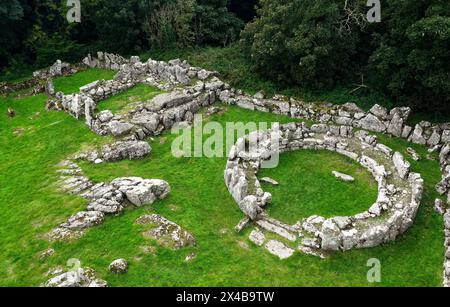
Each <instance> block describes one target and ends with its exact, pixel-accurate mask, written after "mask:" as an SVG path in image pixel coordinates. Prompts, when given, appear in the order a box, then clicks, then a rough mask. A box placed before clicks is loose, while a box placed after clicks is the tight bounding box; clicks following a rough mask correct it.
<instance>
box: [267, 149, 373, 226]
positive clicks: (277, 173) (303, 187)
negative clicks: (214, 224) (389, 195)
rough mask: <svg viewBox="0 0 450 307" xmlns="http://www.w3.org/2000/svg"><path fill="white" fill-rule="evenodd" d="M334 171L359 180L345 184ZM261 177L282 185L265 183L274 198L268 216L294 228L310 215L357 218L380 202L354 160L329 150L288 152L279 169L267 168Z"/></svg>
mask: <svg viewBox="0 0 450 307" xmlns="http://www.w3.org/2000/svg"><path fill="white" fill-rule="evenodd" d="M299 161H301V163H298V162H299ZM324 161H326V163H324ZM332 171H339V172H342V173H345V174H348V175H351V176H353V177H354V178H355V179H356V180H355V182H353V183H346V182H342V181H340V180H338V179H337V178H336V177H334V176H333V175H332V174H331V172H332ZM259 177H260V178H261V177H270V178H273V179H275V180H277V181H278V182H279V183H280V185H279V186H276V187H274V186H271V185H269V184H263V188H264V190H265V191H268V192H270V193H271V194H272V195H273V202H272V205H271V206H270V208H269V214H270V215H271V216H273V217H274V218H277V219H280V220H282V221H285V222H287V223H289V224H291V225H292V224H295V223H296V222H298V221H300V220H301V219H303V218H307V217H309V216H311V215H321V216H324V217H333V216H342V215H354V214H357V213H360V212H363V211H366V210H367V209H368V208H370V206H372V204H373V203H374V202H375V201H376V199H377V190H378V189H377V183H376V182H375V180H374V179H373V177H372V176H371V175H370V174H369V172H367V171H366V170H365V169H364V168H362V167H361V166H360V165H358V164H356V163H354V161H352V160H351V159H349V158H346V157H344V156H341V155H338V154H335V153H332V152H329V151H314V150H301V151H295V152H289V153H286V154H284V155H281V157H280V164H279V166H278V167H277V168H273V169H264V170H263V171H262V172H260V174H259Z"/></svg>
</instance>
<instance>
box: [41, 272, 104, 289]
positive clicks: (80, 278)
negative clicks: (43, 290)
mask: <svg viewBox="0 0 450 307" xmlns="http://www.w3.org/2000/svg"><path fill="white" fill-rule="evenodd" d="M107 285H108V284H107V283H106V281H104V280H101V279H99V278H97V277H96V276H95V271H94V270H92V269H89V268H87V269H83V268H79V269H76V270H74V271H69V272H66V273H63V274H61V275H58V276H56V277H53V278H51V279H49V280H48V281H47V282H46V283H44V284H43V286H44V287H50V288H85V287H86V288H88V287H89V288H96V287H100V288H104V287H107Z"/></svg>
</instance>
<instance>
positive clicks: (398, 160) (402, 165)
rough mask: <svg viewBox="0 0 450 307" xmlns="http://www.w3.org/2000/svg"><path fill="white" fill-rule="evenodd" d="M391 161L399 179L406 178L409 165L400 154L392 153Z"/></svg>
mask: <svg viewBox="0 0 450 307" xmlns="http://www.w3.org/2000/svg"><path fill="white" fill-rule="evenodd" d="M392 161H393V162H394V165H395V168H396V169H397V172H398V175H399V176H400V178H402V179H406V178H408V175H409V170H410V168H411V164H410V163H409V162H408V161H406V160H405V159H404V158H403V156H402V154H401V153H399V152H396V153H394V156H393V157H392Z"/></svg>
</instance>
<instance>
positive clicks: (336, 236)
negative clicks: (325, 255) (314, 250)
mask: <svg viewBox="0 0 450 307" xmlns="http://www.w3.org/2000/svg"><path fill="white" fill-rule="evenodd" d="M320 237H321V238H322V249H324V250H330V251H338V250H339V249H340V246H341V244H342V237H341V232H340V230H339V227H338V226H337V225H336V224H335V223H334V222H333V221H332V220H326V221H325V222H324V223H323V225H322V230H321V232H320Z"/></svg>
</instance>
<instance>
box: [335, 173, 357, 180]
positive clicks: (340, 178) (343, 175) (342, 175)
mask: <svg viewBox="0 0 450 307" xmlns="http://www.w3.org/2000/svg"><path fill="white" fill-rule="evenodd" d="M332 174H333V176H334V177H336V178H338V179H339V180H342V181H344V182H354V181H355V178H353V177H352V176H349V175H346V174H343V173H340V172H336V171H333V172H332Z"/></svg>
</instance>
